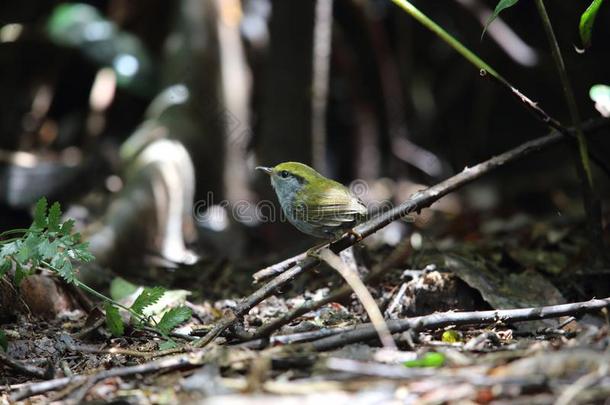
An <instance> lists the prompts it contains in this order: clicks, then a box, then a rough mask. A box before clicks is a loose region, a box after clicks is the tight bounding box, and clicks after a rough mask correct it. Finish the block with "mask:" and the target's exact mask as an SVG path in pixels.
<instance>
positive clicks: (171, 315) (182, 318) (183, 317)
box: [157, 306, 193, 333]
mask: <svg viewBox="0 0 610 405" xmlns="http://www.w3.org/2000/svg"><path fill="white" fill-rule="evenodd" d="M192 314H193V313H192V311H191V309H190V308H188V307H185V306H182V307H177V308H172V309H170V310H169V311H167V312H166V313H165V314H163V318H161V320H160V321H159V323H158V324H157V328H158V329H159V330H160V331H162V332H163V333H169V332H171V331H172V330H173V329H174V328H175V327H176V326H178V325H180V324H181V323H182V322H186V321H188V320H189V319H191V316H192Z"/></svg>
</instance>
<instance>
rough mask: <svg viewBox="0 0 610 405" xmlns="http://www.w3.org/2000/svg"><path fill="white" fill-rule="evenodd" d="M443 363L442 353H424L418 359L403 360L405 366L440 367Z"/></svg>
mask: <svg viewBox="0 0 610 405" xmlns="http://www.w3.org/2000/svg"><path fill="white" fill-rule="evenodd" d="M443 364H445V356H444V355H443V354H442V353H436V352H431V353H426V354H424V355H423V356H422V358H420V359H416V360H409V361H405V362H404V363H403V365H404V366H405V367H410V368H411V367H441V366H442V365H443Z"/></svg>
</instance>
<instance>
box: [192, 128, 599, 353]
mask: <svg viewBox="0 0 610 405" xmlns="http://www.w3.org/2000/svg"><path fill="white" fill-rule="evenodd" d="M609 122H610V121H609V120H607V119H598V120H593V121H590V122H587V123H586V124H584V125H583V130H585V131H587V132H591V131H594V130H596V129H599V128H601V127H603V126H605V125H608V123H609ZM563 139H564V135H563V134H561V133H560V132H558V131H553V132H552V133H551V134H550V135H547V136H543V137H541V138H537V139H534V140H531V141H528V142H525V143H523V144H521V145H520V146H517V147H516V148H514V149H511V150H509V151H508V152H504V153H502V154H500V155H498V156H494V157H492V158H491V159H489V160H486V161H485V162H482V163H479V164H477V165H475V166H473V167H470V168H468V167H467V168H465V169H464V170H462V172H460V173H458V174H456V175H455V176H452V177H450V178H448V179H447V180H445V181H442V182H440V183H438V184H436V185H435V186H432V187H429V188H427V189H425V190H422V191H419V192H417V193H415V194H414V195H412V196H411V198H409V199H408V200H407V201H405V202H404V203H402V204H401V205H399V206H397V207H395V208H394V209H392V210H390V211H387V212H385V213H383V214H381V215H379V216H377V217H375V218H372V219H370V220H368V221H366V222H364V223H362V224H360V225H358V226H357V227H355V228H354V232H355V233H357V234H360V235H361V236H362V237H363V238H365V237H367V236H370V235H372V234H373V233H375V232H377V231H378V230H380V229H382V228H383V227H385V226H387V225H388V224H390V223H391V222H393V221H396V220H397V219H401V218H403V217H405V216H407V215H408V214H410V213H412V212H419V211H421V210H422V209H424V208H427V207H429V206H430V205H432V204H433V203H434V202H436V201H438V200H439V199H440V198H441V197H443V196H445V195H447V194H449V193H451V192H452V191H454V190H457V189H458V188H460V187H463V186H464V185H466V184H469V183H471V182H473V181H474V180H476V179H478V178H479V177H482V176H484V175H486V174H488V173H490V172H492V171H493V170H495V169H497V168H498V167H501V166H504V165H505V164H506V163H509V162H513V161H515V160H517V159H520V158H523V157H525V156H527V155H529V154H530V153H533V152H538V151H540V150H542V149H544V148H546V147H549V146H551V145H555V144H557V143H558V142H560V141H562V140H563ZM357 242H359V240H358V238H357V237H356V236H355V235H354V234H352V233H346V234H345V235H343V236H342V237H341V238H339V239H337V240H336V241H334V242H333V243H331V245H330V250H332V251H333V252H335V253H338V252H340V251H342V250H345V249H347V248H348V247H350V246H352V245H354V244H356V243H357ZM319 263H320V262H319V260H318V259H315V258H313V257H307V258H306V259H305V260H303V261H302V262H301V263H299V264H298V265H297V266H294V267H292V268H291V269H289V270H287V271H285V272H284V273H282V274H280V275H279V276H277V277H276V278H274V279H273V280H271V281H270V282H268V283H267V284H265V285H264V286H262V287H261V288H259V289H258V290H256V291H255V292H254V293H253V294H251V295H250V296H248V297H246V298H244V299H243V300H242V301H241V302H240V303H239V304H238V305H237V306H236V307H235V309H233V311H230V310H229V311H227V314H226V315H225V317H224V318H223V319H222V320H221V321H220V322H219V323H217V324H216V325H215V326H214V328H213V329H212V330H211V331H210V332H208V333H207V335H205V336H204V337H203V338H201V339H200V340H199V341H196V342H194V343H193V345H194V346H195V347H204V346H205V345H207V344H208V343H210V342H211V341H212V340H214V339H215V338H216V337H217V336H218V335H220V334H221V333H222V332H223V331H225V330H226V329H227V328H228V327H230V326H232V325H234V324H235V323H236V322H237V321H238V319H240V318H242V317H243V316H244V315H246V314H247V313H248V311H250V309H252V308H253V307H254V306H255V305H257V304H258V303H260V302H261V301H263V300H264V299H265V298H267V297H269V296H271V295H273V293H274V292H275V291H276V290H277V289H278V288H279V287H281V286H283V285H284V284H286V283H288V282H289V281H290V280H292V279H293V278H294V277H296V276H297V275H299V274H301V273H302V272H304V271H306V270H309V269H311V268H313V267H315V266H317V265H318V264H319Z"/></svg>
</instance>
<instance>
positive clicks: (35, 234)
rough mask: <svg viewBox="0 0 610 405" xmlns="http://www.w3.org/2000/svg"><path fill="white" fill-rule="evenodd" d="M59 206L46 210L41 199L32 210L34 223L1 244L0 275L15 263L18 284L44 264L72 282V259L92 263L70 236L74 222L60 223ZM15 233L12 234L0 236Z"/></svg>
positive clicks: (75, 235)
mask: <svg viewBox="0 0 610 405" xmlns="http://www.w3.org/2000/svg"><path fill="white" fill-rule="evenodd" d="M60 221H61V207H60V205H59V203H57V202H55V203H54V204H53V205H51V207H50V208H49V207H48V203H47V199H46V198H44V197H43V198H41V199H40V200H38V202H37V203H36V208H35V209H34V221H33V222H32V225H31V226H30V227H29V228H28V229H24V230H22V236H21V237H20V238H13V239H12V240H9V241H0V244H2V248H1V249H0V275H1V274H4V273H6V271H8V269H9V268H10V266H11V263H14V264H15V283H16V284H17V285H19V283H20V282H21V280H23V278H25V277H27V276H28V275H29V274H31V272H33V271H34V270H35V269H36V268H37V267H39V266H41V265H44V266H45V267H48V268H50V269H51V270H53V271H55V272H56V273H57V274H59V275H60V276H61V278H63V279H64V280H65V281H66V282H68V283H74V282H75V280H76V275H75V272H74V268H73V267H72V260H75V261H78V262H83V263H85V262H90V261H92V260H94V257H93V255H92V254H91V253H90V252H89V249H88V245H87V243H84V242H82V241H81V236H80V234H78V233H73V232H72V229H73V226H74V221H72V220H67V221H65V222H64V223H61V222H60ZM11 233H16V232H14V231H9V232H5V233H3V234H0V235H1V236H6V235H7V234H11Z"/></svg>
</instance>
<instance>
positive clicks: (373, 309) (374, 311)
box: [319, 249, 396, 349]
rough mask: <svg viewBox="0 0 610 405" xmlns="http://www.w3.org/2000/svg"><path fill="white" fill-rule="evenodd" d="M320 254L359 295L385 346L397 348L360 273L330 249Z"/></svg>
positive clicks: (357, 295)
mask: <svg viewBox="0 0 610 405" xmlns="http://www.w3.org/2000/svg"><path fill="white" fill-rule="evenodd" d="M319 256H320V259H322V260H324V261H325V262H326V263H327V264H328V265H329V266H330V267H332V268H333V269H335V270H336V271H337V272H338V273H339V274H340V275H341V277H343V279H344V280H345V282H346V283H347V284H348V285H349V286H350V287H351V289H352V290H353V291H354V293H355V294H356V297H358V299H359V300H360V302H361V303H362V306H363V307H364V310H365V311H366V313H367V314H368V316H369V319H370V320H371V323H372V324H373V326H374V327H375V330H376V331H377V334H378V335H379V340H380V341H381V343H382V344H383V346H384V347H385V348H388V349H396V344H395V343H394V339H393V338H392V334H391V333H390V331H389V330H388V325H386V323H385V320H384V319H383V314H382V313H381V310H380V309H379V307H378V306H377V303H376V302H375V299H374V298H373V296H372V295H371V293H370V292H369V290H367V288H366V286H365V285H364V283H363V282H362V280H361V279H360V277H358V274H357V273H356V272H355V271H352V270H350V269H349V268H348V267H347V265H346V264H345V262H344V261H343V260H341V258H340V257H339V256H337V254H336V253H333V252H332V251H331V250H330V249H323V250H322V251H321V252H320V253H319Z"/></svg>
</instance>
